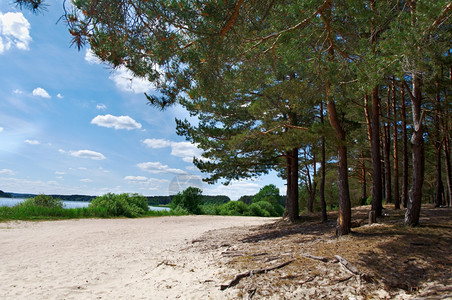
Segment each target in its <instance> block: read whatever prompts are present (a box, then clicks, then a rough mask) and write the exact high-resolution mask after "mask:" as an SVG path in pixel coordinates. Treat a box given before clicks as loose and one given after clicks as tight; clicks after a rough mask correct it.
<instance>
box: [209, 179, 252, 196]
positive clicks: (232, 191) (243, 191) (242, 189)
mask: <svg viewBox="0 0 452 300" xmlns="http://www.w3.org/2000/svg"><path fill="white" fill-rule="evenodd" d="M259 190H260V185H259V184H258V183H257V182H256V181H252V180H233V181H231V183H230V184H229V185H223V184H218V185H215V186H211V185H209V186H206V190H204V194H206V195H228V196H229V197H230V198H231V199H232V200H237V199H239V198H240V197H241V196H243V195H255V194H256V193H257V192H259Z"/></svg>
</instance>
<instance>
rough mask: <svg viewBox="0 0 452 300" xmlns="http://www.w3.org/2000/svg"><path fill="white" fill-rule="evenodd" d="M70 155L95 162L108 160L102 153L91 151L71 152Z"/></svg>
mask: <svg viewBox="0 0 452 300" xmlns="http://www.w3.org/2000/svg"><path fill="white" fill-rule="evenodd" d="M60 152H61V151H60ZM63 152H64V151H63ZM69 154H70V155H72V156H74V157H79V158H88V159H93V160H103V159H105V158H106V157H105V156H104V155H103V154H102V153H99V152H95V151H91V150H78V151H69Z"/></svg>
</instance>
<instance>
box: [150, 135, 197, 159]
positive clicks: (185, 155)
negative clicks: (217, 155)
mask: <svg viewBox="0 0 452 300" xmlns="http://www.w3.org/2000/svg"><path fill="white" fill-rule="evenodd" d="M143 143H144V144H145V145H146V146H148V147H149V148H153V149H159V148H165V147H171V155H173V156H177V157H181V158H182V160H183V161H185V162H192V161H193V157H196V158H201V154H202V150H201V149H199V148H198V147H197V144H193V143H190V142H172V141H168V140H164V139H145V140H144V141H143Z"/></svg>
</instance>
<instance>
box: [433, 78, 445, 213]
mask: <svg viewBox="0 0 452 300" xmlns="http://www.w3.org/2000/svg"><path fill="white" fill-rule="evenodd" d="M436 87H437V89H436V114H435V117H434V120H433V122H434V126H435V139H436V141H435V150H436V193H435V207H440V206H441V205H443V195H444V184H443V179H442V172H441V152H442V151H441V148H442V143H443V139H442V138H441V134H440V124H439V115H440V114H441V105H440V93H439V88H438V83H436Z"/></svg>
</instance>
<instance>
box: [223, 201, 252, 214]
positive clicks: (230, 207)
mask: <svg viewBox="0 0 452 300" xmlns="http://www.w3.org/2000/svg"><path fill="white" fill-rule="evenodd" d="M220 215H225V216H246V215H249V208H248V205H246V204H245V203H243V202H242V201H230V202H228V203H226V204H223V205H222V206H221V207H220Z"/></svg>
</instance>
